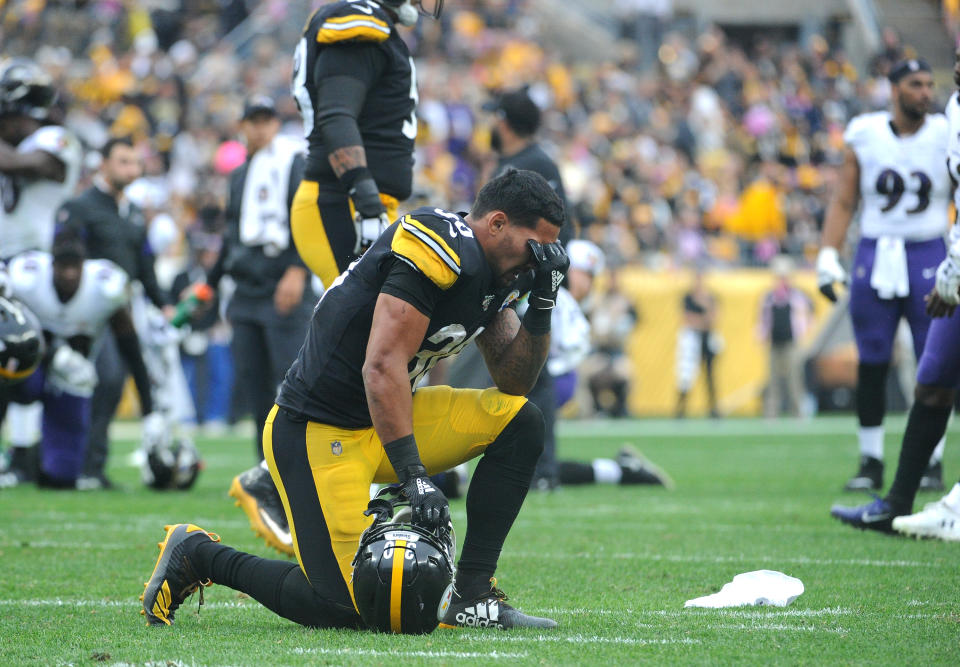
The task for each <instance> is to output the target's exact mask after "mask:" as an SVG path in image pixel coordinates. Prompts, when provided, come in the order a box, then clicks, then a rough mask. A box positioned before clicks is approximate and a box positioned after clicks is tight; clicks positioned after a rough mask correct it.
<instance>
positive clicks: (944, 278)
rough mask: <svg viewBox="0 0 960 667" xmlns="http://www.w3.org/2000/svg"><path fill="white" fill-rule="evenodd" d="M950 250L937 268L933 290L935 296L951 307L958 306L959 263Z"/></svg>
mask: <svg viewBox="0 0 960 667" xmlns="http://www.w3.org/2000/svg"><path fill="white" fill-rule="evenodd" d="M958 259H960V258H958V257H957V256H956V255H955V254H954V252H953V251H952V250H951V251H950V252H949V253H948V254H947V256H946V257H945V258H944V260H943V261H942V262H940V266H938V267H937V280H936V282H935V283H934V286H933V288H934V289H935V290H936V291H937V295H938V296H939V297H940V298H941V299H942V300H943V301H944V302H946V303H947V304H949V305H951V306H956V305H960V263H958Z"/></svg>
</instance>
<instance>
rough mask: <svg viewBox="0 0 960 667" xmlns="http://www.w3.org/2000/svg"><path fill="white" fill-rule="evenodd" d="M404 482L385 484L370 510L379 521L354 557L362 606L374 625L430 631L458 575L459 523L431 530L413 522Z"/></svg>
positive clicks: (356, 587) (393, 629)
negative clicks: (455, 573)
mask: <svg viewBox="0 0 960 667" xmlns="http://www.w3.org/2000/svg"><path fill="white" fill-rule="evenodd" d="M406 510H408V506H407V505H404V504H403V500H401V499H400V497H399V494H398V487H387V488H385V489H383V490H382V491H381V492H380V493H379V494H378V495H377V497H376V498H374V499H373V500H371V501H370V504H369V505H368V508H367V511H366V512H365V514H367V515H371V514H372V515H374V521H373V523H372V524H371V525H370V527H369V528H367V530H365V531H364V533H363V535H362V536H361V537H360V548H359V549H357V555H356V556H355V557H354V559H353V593H354V599H355V600H356V604H357V610H358V611H359V612H360V616H361V617H362V618H363V621H364V623H366V624H367V626H368V627H369V628H370V629H371V630H376V631H378V632H389V633H396V634H415V635H419V634H428V633H430V632H433V630H434V628H436V627H437V607H438V606H439V604H440V600H441V598H442V596H443V593H444V591H445V590H446V588H447V586H449V585H450V582H451V581H452V580H453V571H454V558H455V556H456V537H455V535H454V533H453V525H452V524H448V525H447V526H442V527H441V528H439V529H438V530H437V531H436V532H430V531H428V530H425V529H423V528H421V527H419V526H415V525H413V524H412V523H410V522H409V516H410V514H409V512H408V511H406Z"/></svg>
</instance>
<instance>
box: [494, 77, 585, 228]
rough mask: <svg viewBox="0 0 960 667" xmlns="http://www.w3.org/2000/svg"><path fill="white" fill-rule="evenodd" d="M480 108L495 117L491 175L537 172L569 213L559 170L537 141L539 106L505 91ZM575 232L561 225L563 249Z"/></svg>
mask: <svg viewBox="0 0 960 667" xmlns="http://www.w3.org/2000/svg"><path fill="white" fill-rule="evenodd" d="M483 108H484V109H485V110H486V111H490V112H492V113H493V114H494V116H495V121H494V124H493V127H492V128H490V148H491V149H492V150H493V152H495V153H496V154H497V156H498V158H497V166H496V169H495V170H494V175H495V176H496V175H499V174H502V173H503V172H504V171H506V170H507V169H509V168H511V167H512V168H514V169H529V170H530V171H535V172H537V173H538V174H540V175H541V176H543V177H544V178H545V179H547V183H549V184H550V187H551V188H553V189H554V190H555V191H556V193H557V195H558V196H559V197H560V199H561V201H563V208H564V210H565V211H567V212H568V213H569V212H570V204H569V202H568V201H567V193H566V191H565V190H564V188H563V179H562V178H561V176H560V169H559V167H557V163H556V162H554V161H553V159H552V158H551V157H550V156H549V155H547V153H546V152H545V151H544V150H543V148H541V147H540V144H538V143H537V141H536V134H537V130H539V129H540V107H538V106H537V104H536V102H534V101H533V100H532V99H530V95H529V94H528V93H527V89H526V88H518V89H516V90H511V91H508V92H506V93H504V94H503V95H501V96H500V97H498V98H496V99H494V100H491V101H490V102H487V104H485V105H484V106H483ZM575 232H576V229H574V228H573V225H572V224H566V225H564V227H563V229H562V230H561V232H560V242H561V243H563V244H564V246H566V244H567V242H569V241H570V239H571V238H573V234H574V233H575Z"/></svg>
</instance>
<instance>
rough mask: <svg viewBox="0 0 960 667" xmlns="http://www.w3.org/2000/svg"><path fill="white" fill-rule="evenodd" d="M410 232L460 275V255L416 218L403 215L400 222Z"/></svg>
mask: <svg viewBox="0 0 960 667" xmlns="http://www.w3.org/2000/svg"><path fill="white" fill-rule="evenodd" d="M400 224H402V225H403V226H404V228H405V229H407V230H408V231H409V232H410V233H412V234H413V235H415V236H417V237H418V238H420V239H421V240H422V241H423V242H424V243H426V244H427V245H428V246H430V247H431V248H433V249H434V250H435V251H436V253H437V254H438V255H440V257H441V258H442V259H443V261H445V262H446V263H447V264H449V265H450V268H451V269H453V270H454V271H455V272H456V273H457V275H460V256H459V255H458V254H457V253H455V252H454V251H453V248H451V247H450V246H449V245H447V242H446V241H444V240H443V237H442V236H440V235H439V234H437V233H436V232H435V231H433V230H432V229H430V228H429V227H427V226H426V225H425V224H423V223H422V222H420V221H419V220H417V219H416V218H414V217H412V216H409V215H405V216H403V220H402V221H401V223H400Z"/></svg>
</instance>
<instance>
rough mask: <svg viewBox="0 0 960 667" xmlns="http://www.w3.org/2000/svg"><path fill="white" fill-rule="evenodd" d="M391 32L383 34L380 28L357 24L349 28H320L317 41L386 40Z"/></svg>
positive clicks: (327, 42) (329, 42) (325, 42)
mask: <svg viewBox="0 0 960 667" xmlns="http://www.w3.org/2000/svg"><path fill="white" fill-rule="evenodd" d="M389 36H390V35H389V34H386V35H385V34H383V33H382V32H380V31H379V28H378V29H376V30H372V29H370V28H368V27H366V26H357V27H355V28H350V29H349V30H318V31H317V42H318V43H320V44H333V43H335V42H346V41H349V40H351V39H358V40H361V41H367V42H385V41H386V40H387V37H389Z"/></svg>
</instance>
